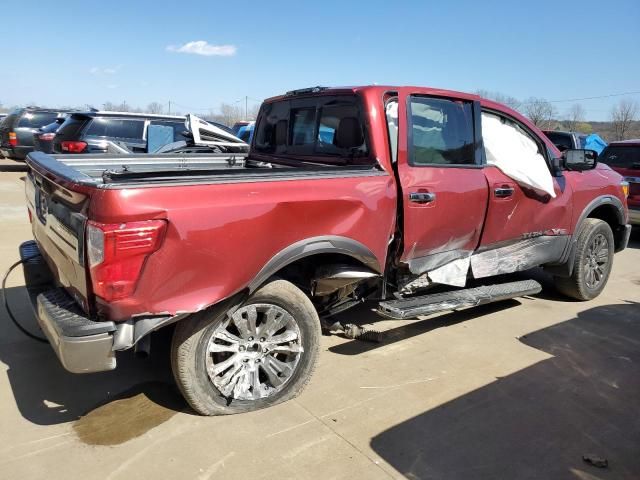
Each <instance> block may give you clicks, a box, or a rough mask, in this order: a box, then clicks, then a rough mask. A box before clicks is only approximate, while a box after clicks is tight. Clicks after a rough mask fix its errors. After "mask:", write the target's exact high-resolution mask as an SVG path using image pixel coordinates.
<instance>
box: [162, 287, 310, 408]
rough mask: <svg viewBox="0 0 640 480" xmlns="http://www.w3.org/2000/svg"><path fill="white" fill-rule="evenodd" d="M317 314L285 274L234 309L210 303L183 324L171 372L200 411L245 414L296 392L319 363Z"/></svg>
mask: <svg viewBox="0 0 640 480" xmlns="http://www.w3.org/2000/svg"><path fill="white" fill-rule="evenodd" d="M320 337H321V331H320V320H319V318H318V314H317V312H316V310H315V308H314V307H313V304H312V303H311V301H310V300H309V298H308V297H307V296H306V295H305V294H304V293H303V292H302V291H301V290H300V289H299V288H297V287H296V286H294V285H293V284H291V283H289V282H287V281H285V280H274V281H272V282H270V283H268V284H266V285H264V286H263V287H261V288H260V289H258V290H257V291H256V292H255V293H254V294H253V295H252V296H251V297H250V298H249V299H248V300H247V301H246V302H245V303H244V304H243V305H242V306H240V307H239V308H237V309H236V310H234V311H233V312H231V313H229V311H226V310H225V311H220V309H216V308H215V307H213V308H212V309H209V310H206V311H204V312H199V313H197V314H194V315H193V316H191V317H189V318H187V319H184V320H182V321H180V322H179V323H178V325H177V326H176V330H175V333H174V336H173V341H172V348H171V366H172V370H173V375H174V378H175V380H176V383H177V385H178V388H179V389H180V391H181V392H182V394H183V396H184V398H185V399H186V400H187V402H188V403H189V405H191V407H192V408H193V409H194V410H195V411H196V412H198V413H199V414H201V415H228V414H234V413H243V412H249V411H253V410H258V409H261V408H265V407H269V406H272V405H276V404H278V403H281V402H284V401H287V400H290V399H292V398H294V397H296V396H297V395H298V394H299V393H300V392H301V391H302V390H303V389H304V387H305V386H306V385H307V383H308V382H309V380H310V379H311V376H312V374H313V371H314V370H315V367H316V363H317V360H318V354H319V350H320V346H319V344H320Z"/></svg>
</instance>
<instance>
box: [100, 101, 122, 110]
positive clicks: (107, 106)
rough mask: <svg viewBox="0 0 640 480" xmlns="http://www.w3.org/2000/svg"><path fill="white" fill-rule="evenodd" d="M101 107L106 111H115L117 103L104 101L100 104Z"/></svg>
mask: <svg viewBox="0 0 640 480" xmlns="http://www.w3.org/2000/svg"><path fill="white" fill-rule="evenodd" d="M102 109H103V110H105V111H107V112H115V111H118V105H116V104H115V103H113V102H104V103H103V104H102Z"/></svg>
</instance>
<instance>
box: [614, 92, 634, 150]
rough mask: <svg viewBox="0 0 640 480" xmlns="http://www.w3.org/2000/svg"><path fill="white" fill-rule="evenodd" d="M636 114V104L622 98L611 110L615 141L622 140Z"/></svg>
mask: <svg viewBox="0 0 640 480" xmlns="http://www.w3.org/2000/svg"><path fill="white" fill-rule="evenodd" d="M637 114H638V102H636V101H635V100H631V99H628V98H623V99H622V100H620V101H619V102H618V104H617V105H615V106H614V107H613V108H612V109H611V123H613V129H614V132H615V139H616V140H624V139H625V138H626V135H627V133H628V132H629V128H630V127H631V124H632V123H633V121H634V120H635V118H636V115H637Z"/></svg>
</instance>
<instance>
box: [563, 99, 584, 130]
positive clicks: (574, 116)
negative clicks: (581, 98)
mask: <svg viewBox="0 0 640 480" xmlns="http://www.w3.org/2000/svg"><path fill="white" fill-rule="evenodd" d="M584 117H585V111H584V108H583V107H582V105H580V104H579V103H574V104H573V105H571V107H569V111H568V112H567V120H566V125H567V130H569V131H570V132H573V131H576V130H577V129H578V125H579V124H580V123H582V122H584Z"/></svg>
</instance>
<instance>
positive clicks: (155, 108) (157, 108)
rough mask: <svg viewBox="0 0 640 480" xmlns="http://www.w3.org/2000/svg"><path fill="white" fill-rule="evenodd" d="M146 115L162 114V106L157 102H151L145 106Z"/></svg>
mask: <svg viewBox="0 0 640 480" xmlns="http://www.w3.org/2000/svg"><path fill="white" fill-rule="evenodd" d="M147 113H156V114H158V113H160V114H161V113H164V106H163V105H162V104H161V103H159V102H151V103H150V104H149V105H147Z"/></svg>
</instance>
